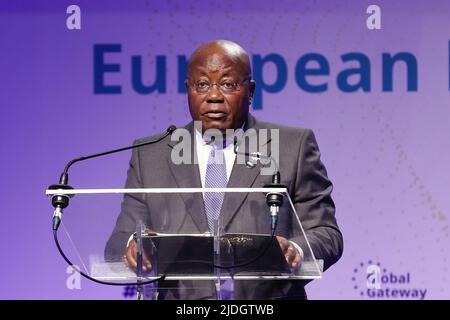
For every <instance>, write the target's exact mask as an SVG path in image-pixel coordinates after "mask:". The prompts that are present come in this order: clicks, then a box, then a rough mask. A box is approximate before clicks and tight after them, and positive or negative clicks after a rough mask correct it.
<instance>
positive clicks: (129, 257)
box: [123, 240, 152, 272]
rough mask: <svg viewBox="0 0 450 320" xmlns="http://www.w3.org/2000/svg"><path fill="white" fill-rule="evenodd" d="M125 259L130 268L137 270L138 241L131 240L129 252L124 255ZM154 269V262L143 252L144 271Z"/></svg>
mask: <svg viewBox="0 0 450 320" xmlns="http://www.w3.org/2000/svg"><path fill="white" fill-rule="evenodd" d="M123 260H124V262H125V264H126V265H127V267H128V268H130V269H132V270H133V271H134V272H136V269H137V243H136V241H135V240H131V241H130V243H129V244H128V247H127V252H126V253H125V255H124V256H123ZM151 269H152V264H151V263H150V260H149V259H148V257H147V255H146V254H145V252H144V253H143V254H142V271H144V272H148V271H150V270H151Z"/></svg>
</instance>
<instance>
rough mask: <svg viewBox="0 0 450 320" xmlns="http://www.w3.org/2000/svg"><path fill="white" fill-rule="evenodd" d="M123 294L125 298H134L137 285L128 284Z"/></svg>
mask: <svg viewBox="0 0 450 320" xmlns="http://www.w3.org/2000/svg"><path fill="white" fill-rule="evenodd" d="M122 294H123V296H124V297H125V298H132V297H134V296H135V295H136V286H126V287H124V288H123V293H122Z"/></svg>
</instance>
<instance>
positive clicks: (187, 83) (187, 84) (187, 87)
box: [184, 79, 189, 91]
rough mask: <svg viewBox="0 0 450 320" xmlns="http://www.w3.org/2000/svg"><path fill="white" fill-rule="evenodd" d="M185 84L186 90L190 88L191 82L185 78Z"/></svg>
mask: <svg viewBox="0 0 450 320" xmlns="http://www.w3.org/2000/svg"><path fill="white" fill-rule="evenodd" d="M184 86H185V87H186V91H188V90H189V82H188V81H187V79H186V80H184Z"/></svg>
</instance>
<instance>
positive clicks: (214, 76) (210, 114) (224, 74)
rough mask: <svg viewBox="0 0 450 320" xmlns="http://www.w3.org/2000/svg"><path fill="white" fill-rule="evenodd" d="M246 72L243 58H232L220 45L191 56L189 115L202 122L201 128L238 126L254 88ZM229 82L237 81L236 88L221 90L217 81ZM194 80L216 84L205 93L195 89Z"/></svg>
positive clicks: (222, 129)
mask: <svg viewBox="0 0 450 320" xmlns="http://www.w3.org/2000/svg"><path fill="white" fill-rule="evenodd" d="M247 73H248V69H247V68H246V66H245V65H244V64H243V62H239V61H238V62H236V61H234V62H233V61H232V60H231V59H230V58H229V56H228V55H227V53H226V52H224V51H223V50H220V49H209V50H207V51H206V52H204V53H201V54H199V55H197V56H196V57H195V59H194V61H193V62H192V64H191V68H190V72H189V75H188V78H189V79H188V80H186V87H187V91H188V102H189V110H190V113H191V116H192V119H193V120H195V121H201V122H202V128H203V132H205V131H206V130H208V129H211V128H214V129H219V130H221V131H225V130H226V129H238V128H240V127H241V126H242V124H243V122H244V121H245V120H246V118H247V114H248V108H249V101H250V99H251V96H252V95H253V90H254V81H253V80H252V81H249V80H248V78H247V77H248V74H247ZM199 81H200V82H199ZM233 82H234V83H238V84H240V89H239V91H233V92H223V91H225V90H221V88H220V84H226V83H233ZM195 83H202V84H205V83H206V84H208V83H209V84H217V85H213V86H211V87H210V88H209V90H208V91H207V92H205V93H199V92H197V91H196V88H195Z"/></svg>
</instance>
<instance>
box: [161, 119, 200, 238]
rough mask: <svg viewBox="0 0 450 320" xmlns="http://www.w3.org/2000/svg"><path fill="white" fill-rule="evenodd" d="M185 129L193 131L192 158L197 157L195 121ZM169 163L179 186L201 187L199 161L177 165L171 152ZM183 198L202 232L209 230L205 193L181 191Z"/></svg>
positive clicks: (172, 145)
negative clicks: (204, 200) (194, 133)
mask: <svg viewBox="0 0 450 320" xmlns="http://www.w3.org/2000/svg"><path fill="white" fill-rule="evenodd" d="M185 129H187V130H188V131H189V132H190V133H191V137H192V138H191V142H192V144H191V155H193V157H192V158H194V157H195V158H196V154H195V152H194V151H195V150H194V143H193V141H194V140H193V139H194V135H193V129H194V126H193V123H190V124H188V125H187V126H186V127H185ZM177 143H178V142H177V141H171V142H170V143H169V147H170V148H171V149H172V148H173V147H174V145H176V144H177ZM167 164H168V166H169V169H170V171H171V173H172V175H173V179H174V180H175V183H176V184H177V187H178V188H201V187H202V185H201V180H200V173H199V168H198V164H197V161H195V162H194V163H192V164H180V165H176V164H174V163H173V161H172V160H171V154H170V153H169V156H168V159H167ZM179 195H180V196H181V197H182V198H183V201H184V203H185V205H186V209H187V211H188V213H189V214H190V215H191V217H192V220H193V221H194V223H195V225H196V226H197V228H198V230H199V231H200V232H205V231H208V223H207V220H206V214H205V209H204V205H203V195H202V193H200V192H197V193H179Z"/></svg>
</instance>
